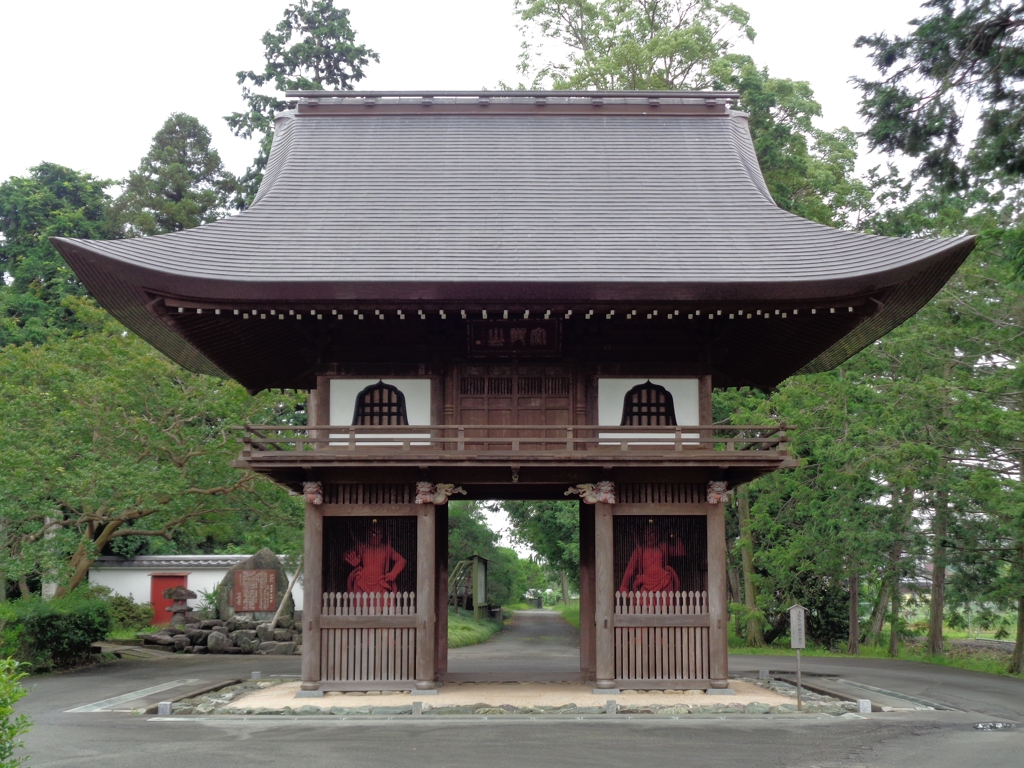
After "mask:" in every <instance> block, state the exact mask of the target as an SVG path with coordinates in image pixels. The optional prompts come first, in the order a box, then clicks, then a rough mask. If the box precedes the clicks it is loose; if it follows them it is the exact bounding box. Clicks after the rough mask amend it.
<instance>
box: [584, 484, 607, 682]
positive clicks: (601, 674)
mask: <svg viewBox="0 0 1024 768" xmlns="http://www.w3.org/2000/svg"><path fill="white" fill-rule="evenodd" d="M614 556H615V545H614V532H613V527H612V507H611V505H610V504H595V505H594V575H595V577H596V578H595V579H594V588H595V596H594V617H595V623H596V626H595V632H594V639H595V648H596V658H595V682H594V684H595V686H596V687H597V688H614V687H615V628H614V616H613V615H612V608H613V598H614V592H615V571H614ZM581 613H582V611H581Z"/></svg>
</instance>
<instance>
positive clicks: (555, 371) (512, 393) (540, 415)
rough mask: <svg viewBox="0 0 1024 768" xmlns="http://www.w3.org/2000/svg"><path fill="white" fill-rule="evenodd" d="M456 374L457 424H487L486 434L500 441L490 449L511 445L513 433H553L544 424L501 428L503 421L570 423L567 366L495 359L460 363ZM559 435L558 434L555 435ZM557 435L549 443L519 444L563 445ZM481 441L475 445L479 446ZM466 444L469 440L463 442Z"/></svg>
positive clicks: (569, 373)
mask: <svg viewBox="0 0 1024 768" xmlns="http://www.w3.org/2000/svg"><path fill="white" fill-rule="evenodd" d="M457 378H458V382H459V384H458V387H459V395H458V409H457V416H456V418H457V420H458V422H459V423H461V424H466V425H467V426H470V425H478V424H487V425H492V426H494V427H496V428H495V429H491V430H488V431H487V433H486V435H487V437H490V438H501V441H500V442H497V443H495V444H492V445H490V446H488V447H489V448H490V449H491V450H506V451H507V450H509V449H510V448H511V442H505V439H509V441H510V440H511V438H512V437H516V436H518V437H522V438H530V437H533V438H540V437H546V438H553V437H555V436H556V435H555V433H554V432H547V431H545V430H509V429H501V427H502V426H505V425H509V426H511V425H517V426H530V425H538V426H560V425H564V424H571V423H572V413H573V397H572V395H573V391H574V388H573V386H572V381H573V379H572V371H571V369H570V368H569V366H566V365H557V364H543V365H540V364H530V363H512V364H510V363H507V362H505V363H493V364H473V365H466V366H463V367H462V369H461V370H460V371H459V376H458V377H457ZM559 437H561V436H559ZM564 445H565V444H564V442H562V441H561V440H555V441H552V443H551V444H533V445H526V446H523V450H543V449H564ZM482 447H483V446H482V445H481V444H475V445H473V450H480V449H481V448H482ZM467 448H469V445H468V444H467Z"/></svg>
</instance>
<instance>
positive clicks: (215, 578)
mask: <svg viewBox="0 0 1024 768" xmlns="http://www.w3.org/2000/svg"><path fill="white" fill-rule="evenodd" d="M227 572H228V569H227V568H193V569H191V570H189V569H187V568H179V569H174V568H169V569H168V570H167V571H166V573H188V583H187V586H188V588H189V589H191V590H192V591H193V592H195V593H196V594H197V595H201V594H202V592H213V590H215V589H216V588H217V585H218V584H220V582H221V580H223V578H224V577H225V576H226V575H227ZM160 573H161V571H151V570H146V569H145V568H90V569H89V583H90V584H100V585H102V586H104V587H110V589H111V590H112V591H113V592H114V594H115V595H123V596H125V597H130V598H131V599H132V600H134V601H135V602H136V603H148V602H149V598H150V578H149V577H150V576H152V575H154V574H160ZM293 575H294V574H291V573H289V574H288V579H289V580H291V578H292V576H293ZM300 578H301V577H300ZM286 586H287V585H286ZM292 598H293V599H294V600H295V608H296V610H300V611H301V610H302V582H301V581H297V582H295V587H294V588H293V589H292ZM198 602H199V601H198V600H190V601H189V604H190V605H193V606H194V605H196V603H198Z"/></svg>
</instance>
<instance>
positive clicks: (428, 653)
mask: <svg viewBox="0 0 1024 768" xmlns="http://www.w3.org/2000/svg"><path fill="white" fill-rule="evenodd" d="M422 506H423V509H422V510H421V511H420V512H419V514H418V515H417V516H416V518H417V523H416V540H417V546H416V614H417V623H416V687H417V688H419V689H427V688H436V687H437V683H436V682H435V677H436V674H437V669H436V666H437V653H436V646H437V642H436V641H437V635H436V634H435V633H436V627H437V621H436V614H437V603H436V597H435V595H436V594H437V593H436V591H435V578H436V573H435V565H436V562H437V558H436V552H435V546H436V544H435V532H436V528H437V509H436V507H434V505H433V504H424V505H422Z"/></svg>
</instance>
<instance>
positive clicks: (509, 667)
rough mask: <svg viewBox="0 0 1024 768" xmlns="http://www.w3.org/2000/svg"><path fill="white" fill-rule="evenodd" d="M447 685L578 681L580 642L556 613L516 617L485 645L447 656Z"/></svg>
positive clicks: (463, 649)
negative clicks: (472, 682) (463, 682)
mask: <svg viewBox="0 0 1024 768" xmlns="http://www.w3.org/2000/svg"><path fill="white" fill-rule="evenodd" d="M448 679H449V680H452V681H463V680H473V681H477V682H499V683H500V682H513V681H518V682H529V681H545V682H562V681H575V680H580V679H581V678H580V637H579V632H577V630H576V628H575V627H573V626H572V625H571V624H569V623H568V622H567V621H566V620H565V619H563V618H562V617H561V616H560V615H559V614H557V613H555V612H554V611H516V612H515V613H514V614H513V616H512V623H511V624H510V625H509V626H507V627H506V628H505V629H504V630H503V631H501V632H499V633H498V634H496V635H495V636H494V637H493V638H491V639H490V640H488V641H487V642H486V643H481V644H480V645H471V646H468V647H466V648H454V649H452V650H449V651H448Z"/></svg>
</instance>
